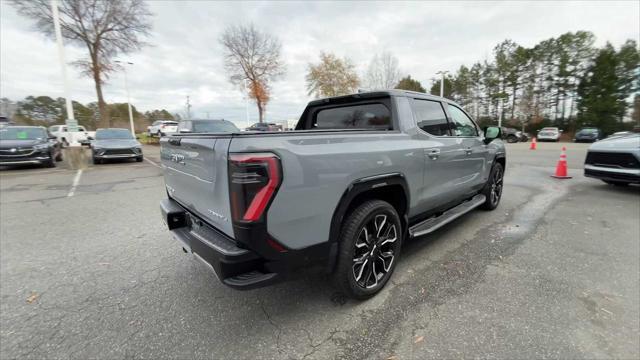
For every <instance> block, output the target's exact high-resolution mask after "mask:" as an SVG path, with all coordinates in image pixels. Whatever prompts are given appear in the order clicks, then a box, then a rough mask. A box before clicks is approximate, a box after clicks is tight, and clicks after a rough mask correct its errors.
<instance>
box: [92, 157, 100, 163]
mask: <svg viewBox="0 0 640 360" xmlns="http://www.w3.org/2000/svg"><path fill="white" fill-rule="evenodd" d="M98 164H102V159H96V158H95V157H94V158H93V165H98Z"/></svg>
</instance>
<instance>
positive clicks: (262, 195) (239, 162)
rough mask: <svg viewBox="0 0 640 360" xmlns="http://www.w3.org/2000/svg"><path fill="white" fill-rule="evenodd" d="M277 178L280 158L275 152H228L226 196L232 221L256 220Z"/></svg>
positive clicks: (275, 185) (261, 213) (279, 175)
mask: <svg viewBox="0 0 640 360" xmlns="http://www.w3.org/2000/svg"><path fill="white" fill-rule="evenodd" d="M281 180H282V176H281V169H280V159H279V158H278V157H277V156H276V155H275V154H272V153H245V154H229V194H230V195H229V196H230V197H231V215H232V217H233V220H234V221H238V222H255V221H258V220H260V219H261V218H262V215H263V214H264V211H265V210H266V208H267V206H268V205H269V202H270V201H271V200H272V199H273V196H274V194H275V193H276V191H277V189H278V186H280V182H281Z"/></svg>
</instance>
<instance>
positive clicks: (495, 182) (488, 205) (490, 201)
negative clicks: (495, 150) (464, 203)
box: [480, 162, 504, 210]
mask: <svg viewBox="0 0 640 360" xmlns="http://www.w3.org/2000/svg"><path fill="white" fill-rule="evenodd" d="M503 180H504V168H503V167H502V164H500V163H499V162H496V163H494V164H493V167H492V168H491V173H490V174H489V180H488V181H487V183H486V184H485V186H484V189H483V190H482V193H481V194H483V195H484V196H485V197H486V198H487V200H486V201H485V202H484V204H482V205H481V206H480V208H481V209H484V210H493V209H495V208H497V207H498V204H500V198H502V186H503Z"/></svg>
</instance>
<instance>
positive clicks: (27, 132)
mask: <svg viewBox="0 0 640 360" xmlns="http://www.w3.org/2000/svg"><path fill="white" fill-rule="evenodd" d="M45 137H47V136H46V134H45V131H44V129H41V128H37V127H35V128H32V127H10V128H4V129H0V140H40V139H44V138H45Z"/></svg>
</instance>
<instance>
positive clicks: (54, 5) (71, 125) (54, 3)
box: [51, 0, 78, 143]
mask: <svg viewBox="0 0 640 360" xmlns="http://www.w3.org/2000/svg"><path fill="white" fill-rule="evenodd" d="M51 13H52V15H53V26H54V28H55V32H56V43H57V44H58V57H59V59H60V70H61V72H62V83H63V85H64V97H65V102H66V105H67V118H66V119H65V121H64V122H65V124H66V125H67V131H73V132H75V131H78V122H77V121H76V119H75V118H74V116H73V104H72V103H71V97H70V95H69V93H70V92H71V89H70V88H69V81H68V80H67V62H66V60H65V57H64V46H63V44H62V31H61V30H60V15H59V13H58V0H51ZM71 142H73V143H75V138H73V137H72V138H71Z"/></svg>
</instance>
